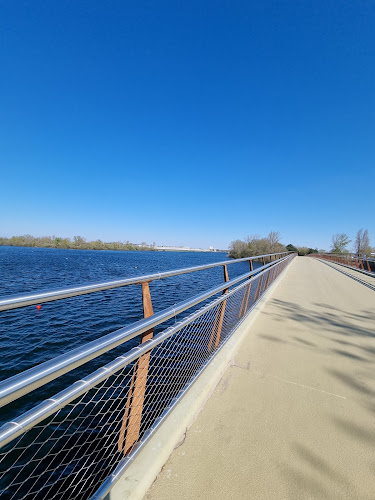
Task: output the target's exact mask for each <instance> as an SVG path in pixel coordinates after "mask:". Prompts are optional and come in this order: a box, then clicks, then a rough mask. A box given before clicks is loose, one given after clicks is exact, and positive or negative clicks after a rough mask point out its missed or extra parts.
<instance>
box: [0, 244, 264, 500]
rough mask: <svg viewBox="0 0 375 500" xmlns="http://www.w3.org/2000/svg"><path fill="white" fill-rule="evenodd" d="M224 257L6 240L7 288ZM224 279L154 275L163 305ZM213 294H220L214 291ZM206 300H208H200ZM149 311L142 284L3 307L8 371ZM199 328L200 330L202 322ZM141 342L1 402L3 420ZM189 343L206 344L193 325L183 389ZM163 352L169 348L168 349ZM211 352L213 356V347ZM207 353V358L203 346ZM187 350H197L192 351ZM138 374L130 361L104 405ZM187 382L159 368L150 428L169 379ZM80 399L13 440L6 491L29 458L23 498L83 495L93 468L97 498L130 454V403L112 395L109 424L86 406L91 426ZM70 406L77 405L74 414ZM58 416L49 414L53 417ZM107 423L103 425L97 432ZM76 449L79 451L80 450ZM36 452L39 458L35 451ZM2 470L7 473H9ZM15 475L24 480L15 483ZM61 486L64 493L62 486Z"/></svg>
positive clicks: (176, 365) (235, 269)
mask: <svg viewBox="0 0 375 500" xmlns="http://www.w3.org/2000/svg"><path fill="white" fill-rule="evenodd" d="M224 260H227V258H226V255H225V254H223V253H208V252H202V253H187V252H123V251H88V250H81V251H79V250H52V249H43V248H17V247H0V296H10V295H13V294H19V293H24V292H30V291H41V290H44V289H51V288H62V287H68V286H70V285H72V286H73V285H76V284H86V283H96V282H101V281H108V280H114V279H121V278H127V277H132V276H139V277H140V278H141V277H142V275H146V274H151V273H156V272H162V271H167V270H171V269H180V268H184V267H191V266H197V265H201V264H206V263H211V262H220V261H224ZM259 265H260V264H259ZM255 267H257V265H255ZM228 270H229V277H230V278H234V277H236V276H238V275H240V274H243V273H245V272H248V271H249V263H248V262H237V263H236V264H232V265H230V266H229V267H228ZM221 283H223V268H222V267H219V268H214V269H208V270H204V271H201V272H196V273H192V274H186V275H182V276H175V277H172V278H167V279H165V280H158V281H155V282H153V283H151V284H150V290H151V297H152V301H153V307H154V311H155V312H157V311H160V310H162V309H165V308H167V307H169V306H171V305H174V304H177V303H179V302H181V301H182V300H185V299H187V298H189V297H193V296H195V295H197V294H198V293H200V292H202V291H204V290H208V289H210V288H212V287H214V286H217V285H218V284H221ZM208 300H212V298H211V299H208ZM201 306H202V303H201V304H200V305H198V306H195V308H198V307H201ZM191 311H192V309H190V310H189V311H186V312H185V313H183V314H182V315H180V316H179V317H178V318H181V317H183V316H185V315H187V314H190V313H191ZM142 317H143V308H142V293H141V286H140V285H132V286H128V287H124V288H122V289H121V288H119V289H114V290H106V291H104V292H98V293H93V294H90V295H86V296H78V297H73V298H70V299H63V300H59V301H56V302H51V303H44V304H42V308H41V310H40V311H38V310H37V309H36V306H35V305H34V306H28V307H25V308H21V309H15V310H11V311H4V312H0V348H1V353H2V363H1V367H0V380H3V379H6V378H8V377H10V376H12V375H15V374H17V373H19V372H21V371H23V370H25V369H27V368H30V367H32V366H34V365H37V364H39V363H41V362H43V361H46V360H48V359H51V358H53V357H54V356H57V355H59V354H62V353H65V352H67V351H69V350H71V349H73V348H75V347H78V346H79V345H82V344H84V343H86V342H88V341H91V340H94V339H97V338H99V337H101V336H102V335H105V334H107V333H110V332H113V331H114V330H116V329H118V328H120V327H123V326H125V325H128V324H130V323H133V322H134V321H137V320H139V319H141V318H142ZM175 321H176V319H175V318H172V319H171V320H169V321H168V322H165V323H163V324H162V325H159V327H157V328H155V333H158V332H159V331H161V330H163V329H165V328H166V327H167V326H169V325H170V324H173V323H174V322H175ZM197 328H198V327H197V326H196V329H197ZM198 330H199V328H198ZM198 334H199V335H200V333H199V331H198ZM189 335H190V337H189ZM199 338H200V337H199ZM174 341H176V340H174ZM139 342H140V338H139V337H138V338H134V339H132V340H131V341H129V342H127V343H126V344H123V345H121V346H118V347H116V348H115V349H113V350H111V351H109V352H108V353H106V354H104V355H102V356H100V357H98V358H97V359H95V360H91V361H90V362H89V363H87V364H85V365H83V366H82V367H79V368H77V369H75V370H73V371H71V372H69V373H68V374H65V375H64V376H62V377H60V378H58V379H56V380H54V381H52V382H50V383H49V384H46V385H45V386H43V387H41V388H39V389H38V390H36V391H34V392H31V393H29V394H27V395H25V396H23V397H22V398H20V399H18V400H16V401H14V402H12V403H11V404H9V405H7V406H6V407H4V408H1V409H0V423H3V422H5V421H9V420H13V419H14V418H15V417H16V416H18V415H20V414H22V413H23V412H25V411H26V410H28V409H30V408H32V407H34V406H35V405H36V404H37V403H38V402H40V401H42V400H44V399H46V398H48V397H51V396H53V395H54V394H56V393H57V392H59V391H60V390H62V389H63V388H65V387H67V386H69V385H70V384H72V383H73V382H75V381H76V380H77V379H79V378H81V377H83V376H85V375H87V374H89V373H91V372H92V371H94V370H95V369H96V368H98V367H99V366H102V365H104V364H105V363H108V362H109V361H111V360H113V359H114V358H115V357H116V356H118V355H120V354H123V353H124V352H127V351H128V350H129V349H131V348H132V347H134V346H135V345H138V344H139ZM184 342H185V344H184ZM190 342H191V343H192V344H191V345H192V348H193V349H194V348H195V347H196V346H197V345H199V343H198V344H197V332H196V331H195V330H194V329H192V331H191V332H189V334H186V338H185V339H184V340H183V341H182V340H181V339H180V347H179V349H180V352H179V357H180V359H175V358H173V359H172V358H171V359H172V361H171V362H170V363H169V365H168V366H169V369H172V370H176V369H178V373H179V377H178V384H180V385H181V388H183V387H184V384H185V379H186V382H187V381H188V380H189V379H190V377H191V366H190V364H189V363H187V362H186V360H185V359H184V356H183V354H184V352H185V351H187V353H189V349H190ZM194 342H195V343H194ZM194 346H195V347H194ZM160 355H161V356H162V354H160ZM167 356H168V354H167ZM205 356H206V357H207V358H208V357H209V352H208V351H207V350H206V351H205ZM201 358H202V359H203V360H204V359H205V358H204V356H203V355H202V356H201ZM187 359H189V358H188V357H187ZM195 362H197V360H195ZM131 375H132V371H131V367H126V368H125V369H124V373H123V375H122V377H123V378H122V379H121V380H122V381H121V383H120V384H119V385H118V386H116V385H115V386H114V387H113V388H112V389H108V388H106V387H104V388H103V389H102V393H98V394H99V396H95V397H96V399H95V402H96V403H97V404H98V401H102V402H104V403H103V405H105V404H106V401H107V399H106V398H108V396H111V394H112V392H111V391H112V390H113V391H120V392H121V391H123V392H124V391H125V392H126V391H127V387H128V384H129V383H130V379H131ZM157 384H159V386H160V387H159V386H157ZM178 384H177V382H176V380H174V379H173V377H172V378H170V377H169V374H168V373H167V372H165V373H164V372H160V373H159V374H158V376H157V377H154V379H153V384H152V385H151V386H150V387H149V388H148V390H146V395H145V403H144V404H145V405H146V407H147V411H146V412H145V415H144V416H143V418H142V428H141V431H140V432H141V435H142V433H143V432H144V431H145V430H146V429H147V428H148V427H149V426H150V425H151V424H152V423H153V421H154V420H155V418H158V417H159V416H160V414H161V412H162V411H163V409H164V408H165V407H167V406H168V405H169V404H170V399H171V398H172V397H173V394H172V395H171V394H170V393H169V392H168V391H169V390H168V389H167V388H168V387H169V389H172V388H174V386H175V385H176V387H177V385H178ZM109 387H111V384H109ZM155 387H159V389H155ZM178 387H179V386H178ZM161 388H162V389H163V391H165V394H164V392H163V391H162V390H161ZM125 392H124V394H125ZM100 394H102V396H100ZM116 394H117V392H116ZM121 394H122V393H121ZM91 397H93V396H92V394H91V393H89V394H88V398H91ZM101 398H102V399H101ZM168 398H169V399H168ZM73 407H74V404H73ZM73 407H69V405H68V406H67V407H66V408H64V409H63V410H62V412H61V413H60V412H59V414H58V416H57V417H56V418H57V421H56V422H57V423H56V422H53V423H52V422H51V423H50V425H48V422H49V419H47V420H46V421H44V422H43V423H42V428H43V429H44V430H43V437H42V438H40V436H39V432H40V428H38V427H36V428H34V429H32V430H31V431H29V432H28V433H26V434H25V435H24V436H23V437H22V438H20V439H22V441H21V442H20V445H19V447H17V440H15V442H14V443H12V444H10V445H8V446H9V449H11V448H12V446H13V444H14V445H15V448H14V450H13V452H12V453H10V455H9V456H8V455H7V454H6V450H5V455H4V459H3V460H1V459H0V462H1V467H2V468H1V467H0V495H1V497H2V498H3V497H4V499H5V498H6V499H7V498H9V499H11V498H21V497H19V496H17V495H19V493H20V492H17V487H18V486H17V480H16V477H17V473H18V472H17V471H18V468H17V467H20V466H21V467H22V466H24V467H25V468H24V469H22V470H23V472H22V475H23V477H22V485H23V490H24V493H25V496H22V498H25V499H29V498H30V499H31V498H34V499H38V500H39V499H40V500H44V499H45V498H51V497H52V496H51V495H52V491H53V492H54V493H56V495H57V496H56V498H58V499H60V500H64V499H65V498H77V499H78V498H79V500H83V497H82V495H81V494H78V496H77V495H76V496H75V494H74V491H75V489H76V488H78V485H79V484H80V482H82V481H83V480H85V481H86V479H85V473H86V472H85V471H86V468H87V467H90V469H89V470H90V474H89V475H90V484H87V487H85V488H86V489H85V496H84V498H88V497H89V496H90V495H91V493H93V491H94V490H95V489H96V488H97V486H98V485H99V484H101V482H102V481H103V480H104V478H105V477H107V476H108V474H109V473H110V472H111V471H112V470H113V467H114V465H116V460H117V461H118V460H120V459H121V456H122V455H121V454H119V453H118V451H117V441H116V440H117V439H118V433H119V428H118V427H119V426H120V424H121V419H117V417H116V415H122V414H123V412H124V399H123V397H118V396H117V397H116V398H113V397H112V400H111V402H110V409H111V414H110V415H111V416H110V417H108V421H106V422H105V425H106V426H107V427H105V429H104V428H103V425H104V424H103V422H102V421H101V415H102V414H101V413H100V411H99V410H97V411H98V414H96V413H95V412H94V413H93V414H92V415H91V414H90V408H91V407H87V408H86V406H85V411H86V410H87V411H86V413H84V415H86V417H85V418H86V419H87V422H86V420H84V423H85V425H83V424H81V419H82V415H81V413H80V412H81V410H80V408H81V407H80V406H77V408H75V410H74V411H76V412H77V415H78V416H79V418H77V419H75V418H73V417H71V414H70V411H73V409H72V408H73ZM98 407H99V406H98ZM101 408H102V407H101ZM103 408H104V406H103ZM103 408H102V410H103ZM116 412H117V413H116ZM67 414H69V418H68V416H67ZM64 415H65V416H64ZM115 417H116V418H115ZM52 418H53V417H50V419H52ZM112 420H113V421H112ZM60 424H61V425H60ZM86 424H87V425H86ZM80 425H81V427H80ZM99 428H100V429H101V433H98V429H99ZM103 429H104V430H103ZM107 431H108V432H109V435H110V436H111V439H112V441H113V442H112V441H111V442H110V444H108V443H107V441H106V440H107V437H106V436H107ZM52 435H53V439H52ZM36 436H39V438H40V441H38V442H34V439H36ZM39 438H38V439H39ZM91 442H92V443H93V445H92V446H91V448H90V450H92V453H91V454H90V455H89V459H88V465H87V464H86V453H87V446H89V445H88V444H87V443H91ZM55 443H56V446H58V450H59V452H58V456H59V460H60V462H59V463H57V462H56V463H55V462H54V456H55V455H54V453H55V452H56V449H55V448H53V449H54V453H50V450H51V449H52V447H54V446H55ZM72 443H74V446H73V444H72ZM108 446H110V450H111V451H110V452H108V453H107V454H106V455H105V456H103V455H102V448H103V447H106V448H105V449H106V450H107V449H108ZM25 450H26V451H25ZM76 450H79V453H76ZM49 453H50V454H49ZM36 456H37V458H35V457H36ZM0 458H1V457H0ZM113 460H114V461H113ZM14 463H15V464H17V467H14V466H13V465H14ZM66 464H69V467H66ZM34 466H35V468H34ZM73 469H74V471H75V472H74V474H72V475H70V471H72V470H73ZM2 470H3V472H1V471H2ZM7 471H9V474H8V472H7ZM3 474H4V475H3ZM12 478H14V479H15V481H14V482H13V479H12ZM34 478H35V479H34ZM85 484H86V483H85ZM32 488H34V491H35V495H34V494H32V493H31V491H32ZM50 488H52V490H51V489H50ZM28 491H30V494H29V493H28ZM78 491H79V490H78ZM46 492H48V493H46ZM58 492H60V493H59V494H58ZM68 492H69V494H68ZM90 492H91V493H90ZM13 495H15V496H13Z"/></svg>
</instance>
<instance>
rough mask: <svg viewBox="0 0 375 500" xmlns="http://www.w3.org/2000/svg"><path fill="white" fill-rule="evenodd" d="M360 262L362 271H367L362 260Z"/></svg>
mask: <svg viewBox="0 0 375 500" xmlns="http://www.w3.org/2000/svg"><path fill="white" fill-rule="evenodd" d="M359 262H360V264H361V267H362V271H364V270H365V268H364V267H363V262H362V259H359Z"/></svg>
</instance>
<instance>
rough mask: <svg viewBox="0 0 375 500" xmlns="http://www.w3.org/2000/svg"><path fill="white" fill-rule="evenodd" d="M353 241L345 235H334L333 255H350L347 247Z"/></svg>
mask: <svg viewBox="0 0 375 500" xmlns="http://www.w3.org/2000/svg"><path fill="white" fill-rule="evenodd" d="M351 241H352V240H351V239H350V238H349V236H348V235H347V234H345V233H339V234H334V235H333V236H332V250H331V252H333V253H348V250H347V249H346V245H348V244H349V243H350V242H351Z"/></svg>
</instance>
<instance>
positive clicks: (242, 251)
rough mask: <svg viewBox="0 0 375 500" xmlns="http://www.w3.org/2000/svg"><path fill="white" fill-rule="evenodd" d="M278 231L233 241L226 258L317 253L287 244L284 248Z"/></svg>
mask: <svg viewBox="0 0 375 500" xmlns="http://www.w3.org/2000/svg"><path fill="white" fill-rule="evenodd" d="M280 239H281V236H280V233H279V231H271V232H270V233H269V234H268V236H266V237H263V238H262V237H260V236H259V235H250V236H247V237H246V238H245V240H235V241H232V242H231V243H230V245H229V254H228V257H232V258H234V259H241V258H244V257H253V256H255V255H266V254H270V253H279V252H298V255H307V254H309V253H317V252H318V250H317V249H316V248H307V247H296V246H294V245H292V244H291V243H289V245H286V246H284V245H283V244H282V243H280Z"/></svg>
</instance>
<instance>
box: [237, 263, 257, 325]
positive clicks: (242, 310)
mask: <svg viewBox="0 0 375 500" xmlns="http://www.w3.org/2000/svg"><path fill="white" fill-rule="evenodd" d="M253 270H254V269H253V261H252V260H250V272H252V271H253ZM249 279H251V276H250V278H249ZM250 290H251V283H250V284H249V285H248V286H247V288H246V291H245V293H244V296H243V299H242V303H241V308H240V312H239V314H238V317H239V318H241V316H243V315H244V314H245V312H246V309H247V304H248V303H249V298H250Z"/></svg>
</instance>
